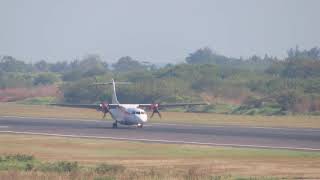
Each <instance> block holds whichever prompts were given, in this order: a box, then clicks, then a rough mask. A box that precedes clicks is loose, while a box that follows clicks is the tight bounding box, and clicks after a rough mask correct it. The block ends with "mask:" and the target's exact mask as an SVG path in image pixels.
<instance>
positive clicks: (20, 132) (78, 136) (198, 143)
mask: <svg viewBox="0 0 320 180" xmlns="http://www.w3.org/2000/svg"><path fill="white" fill-rule="evenodd" d="M0 133H8V134H26V135H41V136H55V137H69V138H87V139H110V140H123V141H140V142H157V143H172V144H193V145H208V146H228V147H242V148H263V149H285V150H304V151H320V149H317V148H307V147H306V148H303V147H301V148H299V147H286V146H261V145H250V144H224V143H204V142H194V141H173V140H164V139H143V138H120V137H112V136H85V135H73V134H54V133H36V132H24V131H0Z"/></svg>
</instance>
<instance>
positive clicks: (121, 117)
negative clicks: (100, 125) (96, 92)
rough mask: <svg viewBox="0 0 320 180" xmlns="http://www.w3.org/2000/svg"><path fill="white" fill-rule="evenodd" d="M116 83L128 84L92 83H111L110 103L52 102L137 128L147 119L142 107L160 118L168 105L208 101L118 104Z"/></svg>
mask: <svg viewBox="0 0 320 180" xmlns="http://www.w3.org/2000/svg"><path fill="white" fill-rule="evenodd" d="M116 84H130V83H128V82H115V81H114V80H113V79H112V81H111V82H107V83H94V85H112V87H113V93H112V103H111V104H108V103H104V102H103V103H100V104H98V105H95V104H52V105H56V106H66V107H78V108H90V109H97V110H98V111H101V112H102V113H103V118H105V116H106V114H107V113H110V115H111V117H112V119H113V120H114V123H113V125H112V127H113V128H117V127H118V123H119V124H121V125H135V126H137V127H139V128H142V127H143V124H145V123H146V122H147V121H148V116H147V113H146V111H145V110H144V109H148V110H151V111H152V114H151V116H150V118H152V117H153V115H154V114H155V113H157V114H158V115H159V117H160V118H161V114H160V112H159V109H161V108H170V107H179V106H180V107H181V106H182V107H185V106H196V105H208V103H176V104H120V103H119V101H118V98H117V94H116Z"/></svg>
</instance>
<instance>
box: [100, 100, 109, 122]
mask: <svg viewBox="0 0 320 180" xmlns="http://www.w3.org/2000/svg"><path fill="white" fill-rule="evenodd" d="M98 110H99V111H101V112H102V113H103V116H102V118H103V119H104V118H105V117H106V115H107V113H109V104H108V103H104V102H103V103H101V104H100V105H99V109H98Z"/></svg>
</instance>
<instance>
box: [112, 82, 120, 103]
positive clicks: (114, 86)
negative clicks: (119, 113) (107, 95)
mask: <svg viewBox="0 0 320 180" xmlns="http://www.w3.org/2000/svg"><path fill="white" fill-rule="evenodd" d="M112 90H113V93H112V104H119V101H118V98H117V93H116V83H115V82H114V80H113V79H112Z"/></svg>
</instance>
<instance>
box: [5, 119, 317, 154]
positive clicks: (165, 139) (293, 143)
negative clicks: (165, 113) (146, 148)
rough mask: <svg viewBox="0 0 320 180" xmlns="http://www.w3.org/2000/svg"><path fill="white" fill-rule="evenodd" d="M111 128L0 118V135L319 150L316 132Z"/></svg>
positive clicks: (160, 126) (196, 127)
mask: <svg viewBox="0 0 320 180" xmlns="http://www.w3.org/2000/svg"><path fill="white" fill-rule="evenodd" d="M111 126H112V122H111V121H102V120H63V119H55V118H27V117H0V133H14V134H33V135H45V136H60V137H75V138H96V139H113V140H126V141H143V142H158V143H176V144H198V145H210V146H232V147H248V148H271V149H292V150H307V151H320V129H302V128H266V127H242V126H210V125H208V126H206V125H188V124H165V123H148V124H147V125H146V126H145V127H143V128H136V127H128V126H121V125H119V127H118V129H112V128H111Z"/></svg>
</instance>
